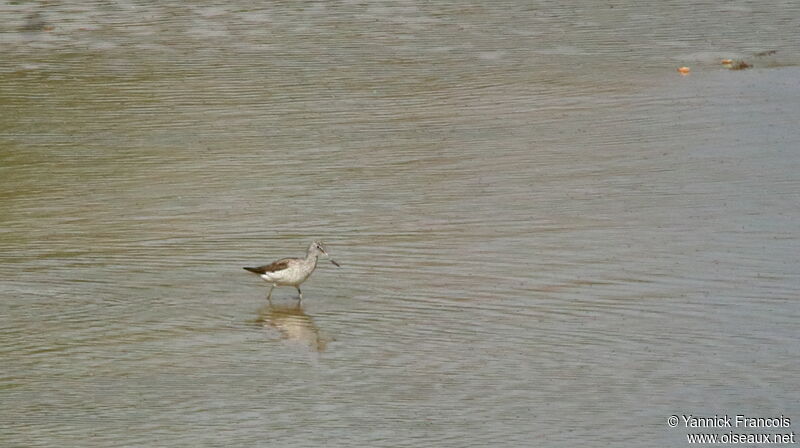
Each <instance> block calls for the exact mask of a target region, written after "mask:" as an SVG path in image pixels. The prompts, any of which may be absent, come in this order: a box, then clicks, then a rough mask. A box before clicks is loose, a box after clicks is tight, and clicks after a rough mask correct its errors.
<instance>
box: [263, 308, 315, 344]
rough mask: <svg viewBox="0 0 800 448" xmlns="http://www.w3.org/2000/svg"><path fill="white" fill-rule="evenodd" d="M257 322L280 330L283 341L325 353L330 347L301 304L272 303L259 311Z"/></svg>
mask: <svg viewBox="0 0 800 448" xmlns="http://www.w3.org/2000/svg"><path fill="white" fill-rule="evenodd" d="M256 322H258V323H259V324H261V325H263V326H264V327H269V328H274V329H276V330H278V332H280V334H281V337H282V338H283V339H286V340H287V341H291V342H299V343H301V344H303V345H307V346H308V347H309V348H310V349H312V350H314V351H318V352H321V351H324V350H325V347H326V346H327V345H328V339H325V338H323V337H322V336H320V334H319V327H317V325H316V324H315V323H314V320H313V319H312V318H311V317H310V316H309V315H308V314H306V313H305V311H303V308H302V307H301V306H300V304H299V303H297V304H294V305H290V306H285V305H273V304H271V303H270V304H268V305H266V306H264V307H263V308H261V309H260V310H259V311H258V320H257V321H256Z"/></svg>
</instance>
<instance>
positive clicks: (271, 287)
mask: <svg viewBox="0 0 800 448" xmlns="http://www.w3.org/2000/svg"><path fill="white" fill-rule="evenodd" d="M273 289H275V285H274V284H272V285H270V287H269V294H267V302H269V303H272V290H273Z"/></svg>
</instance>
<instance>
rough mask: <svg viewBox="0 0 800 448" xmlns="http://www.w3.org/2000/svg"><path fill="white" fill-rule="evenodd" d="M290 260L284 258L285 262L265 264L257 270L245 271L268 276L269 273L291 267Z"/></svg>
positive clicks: (249, 269)
mask: <svg viewBox="0 0 800 448" xmlns="http://www.w3.org/2000/svg"><path fill="white" fill-rule="evenodd" d="M289 260H290V258H284V259H283V260H278V261H276V262H274V263H270V264H265V265H264V266H259V267H257V268H244V269H245V270H248V271H250V272H254V273H256V274H266V273H267V272H275V271H281V270H284V269H286V268H287V267H288V266H289Z"/></svg>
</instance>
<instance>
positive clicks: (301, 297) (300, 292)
mask: <svg viewBox="0 0 800 448" xmlns="http://www.w3.org/2000/svg"><path fill="white" fill-rule="evenodd" d="M295 288H297V292H298V293H299V294H300V300H298V303H299V302H302V301H303V291H300V287H299V286H295Z"/></svg>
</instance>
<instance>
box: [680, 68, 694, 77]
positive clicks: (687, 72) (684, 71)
mask: <svg viewBox="0 0 800 448" xmlns="http://www.w3.org/2000/svg"><path fill="white" fill-rule="evenodd" d="M690 71H692V70H691V69H690V68H689V67H681V68H679V69H678V73H680V74H681V75H688V74H689V72H690Z"/></svg>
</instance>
